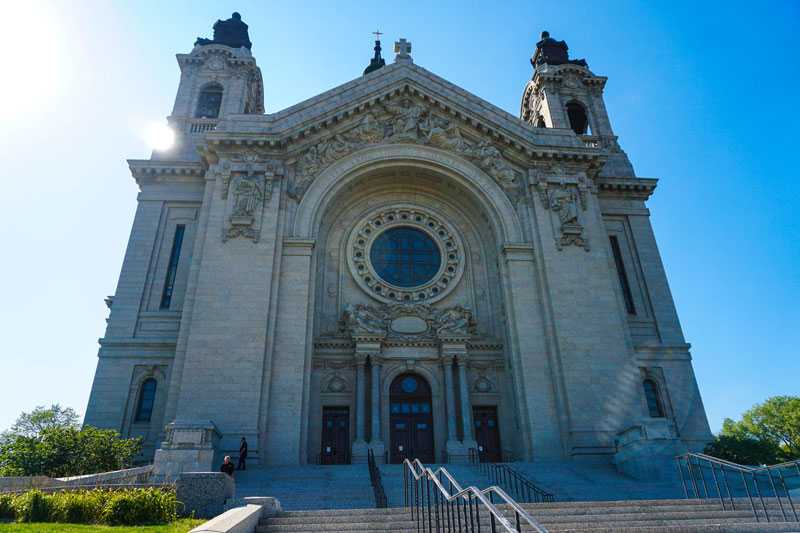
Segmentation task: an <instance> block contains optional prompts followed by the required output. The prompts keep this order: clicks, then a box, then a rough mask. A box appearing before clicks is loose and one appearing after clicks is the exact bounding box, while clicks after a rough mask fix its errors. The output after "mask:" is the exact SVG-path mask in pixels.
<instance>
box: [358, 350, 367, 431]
mask: <svg viewBox="0 0 800 533" xmlns="http://www.w3.org/2000/svg"><path fill="white" fill-rule="evenodd" d="M366 362H367V361H366V359H364V358H363V357H358V358H356V442H358V443H361V442H364V424H365V423H366V416H364V415H365V413H364V409H365V403H366V402H365V401H364V400H365V398H364V378H365V377H366V372H365V369H364V366H365V364H366Z"/></svg>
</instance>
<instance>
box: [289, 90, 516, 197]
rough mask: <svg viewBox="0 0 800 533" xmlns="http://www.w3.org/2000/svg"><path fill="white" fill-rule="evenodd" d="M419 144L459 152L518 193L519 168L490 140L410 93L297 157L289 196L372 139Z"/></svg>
mask: <svg viewBox="0 0 800 533" xmlns="http://www.w3.org/2000/svg"><path fill="white" fill-rule="evenodd" d="M381 143H417V144H425V145H430V146H434V147H437V148H441V149H444V150H448V151H452V152H456V153H458V154H460V155H462V156H464V157H465V158H467V159H469V160H470V161H472V162H473V163H475V164H476V165H478V166H479V167H480V168H481V169H482V170H483V171H485V172H486V173H488V174H489V175H490V176H491V177H492V178H493V179H494V180H495V181H497V183H498V184H499V185H500V186H501V187H502V188H503V189H504V190H505V191H506V193H508V194H509V196H511V198H512V199H513V200H517V199H518V198H519V186H518V183H519V180H518V179H517V173H516V172H515V170H514V168H513V167H512V166H511V164H510V163H508V161H507V160H506V159H505V157H504V156H503V154H502V152H501V151H500V150H499V149H498V148H497V147H496V146H494V144H492V143H491V141H488V140H485V139H484V140H481V141H473V140H470V139H468V138H467V137H465V136H464V135H463V132H462V130H461V129H460V128H459V127H458V125H456V124H455V123H454V122H453V121H451V120H449V119H447V118H445V117H442V116H438V115H435V114H433V113H432V112H431V110H430V109H429V108H428V107H427V106H425V105H423V104H422V103H420V102H417V101H416V100H414V99H412V98H408V97H406V98H402V99H400V100H398V101H389V102H386V103H384V104H383V105H381V106H379V107H377V108H376V109H375V110H373V111H370V112H368V113H367V114H366V115H364V117H363V118H362V119H361V120H360V121H359V122H358V123H357V124H356V125H355V127H353V128H352V129H350V130H349V131H345V132H340V133H336V134H334V135H333V136H332V137H329V138H327V139H324V140H322V141H320V142H318V143H317V144H315V145H313V146H311V147H310V148H308V149H307V150H306V151H305V152H304V153H303V154H302V155H301V156H300V157H299V159H298V160H297V172H296V175H295V180H294V182H293V183H292V184H291V186H290V188H289V196H290V197H291V198H294V199H296V200H299V199H300V198H302V196H303V194H305V191H306V189H308V187H309V185H310V184H311V182H313V181H314V178H315V177H316V176H317V174H319V172H320V171H321V170H323V169H324V168H326V167H327V166H329V165H330V164H331V163H333V162H334V161H336V160H338V159H341V158H342V157H344V156H345V155H347V154H349V153H351V152H353V151H355V150H358V149H361V148H364V147H366V146H369V145H373V144H381Z"/></svg>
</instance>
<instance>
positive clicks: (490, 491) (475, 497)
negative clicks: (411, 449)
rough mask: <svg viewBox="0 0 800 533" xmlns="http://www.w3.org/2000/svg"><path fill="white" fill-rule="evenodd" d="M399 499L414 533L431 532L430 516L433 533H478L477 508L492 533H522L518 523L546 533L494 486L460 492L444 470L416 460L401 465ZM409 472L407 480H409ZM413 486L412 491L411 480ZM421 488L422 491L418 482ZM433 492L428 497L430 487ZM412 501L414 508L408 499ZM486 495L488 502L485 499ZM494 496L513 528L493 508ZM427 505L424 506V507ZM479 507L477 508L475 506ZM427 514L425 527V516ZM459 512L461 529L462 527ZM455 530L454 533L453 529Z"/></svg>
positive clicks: (497, 510)
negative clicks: (414, 525)
mask: <svg viewBox="0 0 800 533" xmlns="http://www.w3.org/2000/svg"><path fill="white" fill-rule="evenodd" d="M403 466H404V468H403V483H404V486H403V489H404V490H403V495H404V504H405V507H408V508H410V509H411V515H412V518H414V519H415V520H416V523H417V531H424V530H426V528H427V531H433V530H434V515H435V521H436V525H435V528H436V531H437V532H438V531H442V530H448V531H470V532H471V531H476V529H475V526H476V524H477V531H480V530H481V525H480V508H481V506H482V507H483V508H484V509H485V510H486V511H488V512H489V518H490V525H491V531H492V533H496V531H497V523H498V522H499V524H500V526H502V528H503V529H504V530H505V531H506V532H508V533H520V532H521V531H522V527H521V526H522V521H524V522H526V523H527V524H528V525H529V526H531V527H532V528H533V529H534V530H535V531H537V532H538V533H547V529H545V528H544V526H542V525H541V524H539V523H538V522H537V521H536V520H535V519H534V518H533V517H532V516H531V515H530V514H528V512H527V511H525V509H523V508H522V507H520V505H519V504H518V503H517V502H516V501H514V499H513V498H511V496H509V495H508V494H506V492H505V491H504V490H503V489H501V488H500V487H497V486H491V487H487V488H485V489H482V490H481V489H479V488H477V487H475V486H470V487H467V488H462V487H461V485H460V484H459V483H458V481H456V479H455V478H454V477H453V476H452V475H451V474H450V472H448V471H447V469H446V468H444V467H439V468H437V469H436V470H435V471H434V470H432V469H430V468H428V467H426V466H425V465H424V464H423V463H422V462H421V461H420V460H419V459H414V460H413V461H409V460H408V459H405V460H404V461H403ZM409 472H410V473H411V477H410V478H409ZM440 476H442V477H444V478H446V479H447V483H448V484H449V486H450V488H449V489H448V488H446V487H445V486H444V483H442V480H441V479H440ZM412 479H413V481H414V484H413V487H412V484H411V480H412ZM423 481H424V483H425V487H424V489H425V490H423V487H422V482H423ZM431 483H432V484H433V485H434V487H435V489H438V490H434V492H433V494H431V490H430V485H431ZM412 495H413V498H414V504H415V505H414V506H412V505H410V504H411V498H412ZM487 495H488V498H487ZM495 495H496V496H497V497H498V498H499V499H500V500H502V503H505V504H506V505H508V506H509V508H510V509H511V510H512V511H513V512H514V517H515V521H516V524H515V525H516V527H515V526H514V525H512V524H511V523H510V522H509V520H508V519H507V518H506V517H505V516H504V515H503V513H502V512H501V511H500V510H499V509H498V508H497V507H496V506H495V504H494V498H495ZM426 501H427V505H426ZM479 503H480V505H478V504H479ZM425 509H426V510H427V524H426V514H425V512H424V510H425ZM462 512H463V519H464V522H463V527H462V521H461V520H462ZM456 527H457V528H458V529H456Z"/></svg>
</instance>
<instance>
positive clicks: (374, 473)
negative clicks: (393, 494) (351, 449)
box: [367, 449, 389, 509]
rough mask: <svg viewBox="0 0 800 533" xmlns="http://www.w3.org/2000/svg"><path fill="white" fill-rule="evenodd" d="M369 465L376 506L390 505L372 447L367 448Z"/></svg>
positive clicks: (379, 507)
mask: <svg viewBox="0 0 800 533" xmlns="http://www.w3.org/2000/svg"><path fill="white" fill-rule="evenodd" d="M367 466H368V468H369V481H370V483H371V484H372V492H373V493H374V494H375V507H376V508H378V509H382V508H385V507H388V506H389V500H388V499H387V498H386V491H385V490H383V481H381V471H380V469H378V465H377V464H375V454H374V453H373V451H372V449H370V450H367Z"/></svg>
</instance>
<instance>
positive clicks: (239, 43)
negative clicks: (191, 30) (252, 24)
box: [194, 13, 252, 50]
mask: <svg viewBox="0 0 800 533" xmlns="http://www.w3.org/2000/svg"><path fill="white" fill-rule="evenodd" d="M194 44H195V46H197V45H200V46H205V45H209V44H224V45H225V46H230V47H231V48H247V49H248V50H250V47H251V46H252V43H251V42H250V36H249V35H248V32H247V24H245V23H244V22H242V16H241V15H240V14H239V13H233V14H232V15H231V18H229V19H228V20H218V21H217V22H216V23H215V24H214V38H213V39H204V38H202V37H198V38H197V41H195V43H194Z"/></svg>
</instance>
